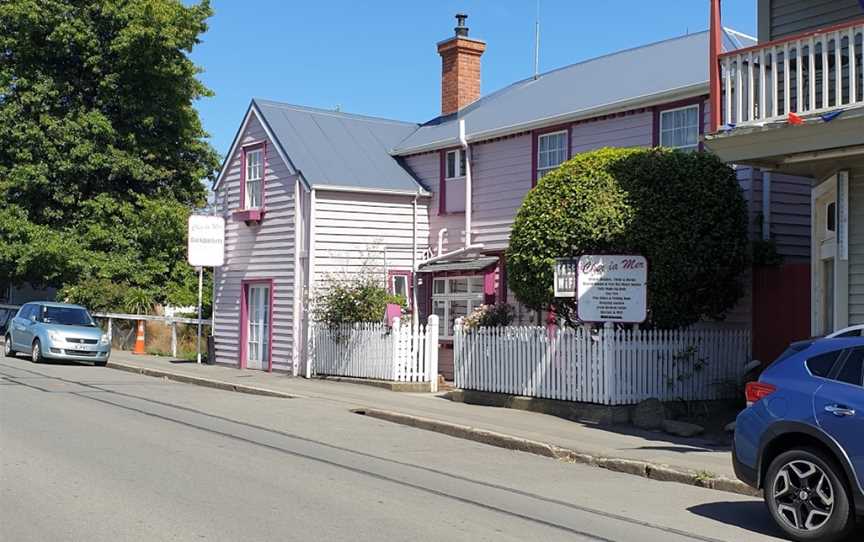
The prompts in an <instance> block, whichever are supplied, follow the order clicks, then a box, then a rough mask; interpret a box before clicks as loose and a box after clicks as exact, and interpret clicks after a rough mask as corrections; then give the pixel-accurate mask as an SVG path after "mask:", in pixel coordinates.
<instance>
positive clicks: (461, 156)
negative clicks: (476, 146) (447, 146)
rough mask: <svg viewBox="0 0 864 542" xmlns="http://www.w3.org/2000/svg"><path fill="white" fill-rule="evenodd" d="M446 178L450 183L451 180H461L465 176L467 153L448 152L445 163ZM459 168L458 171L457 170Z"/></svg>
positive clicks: (458, 151)
mask: <svg viewBox="0 0 864 542" xmlns="http://www.w3.org/2000/svg"><path fill="white" fill-rule="evenodd" d="M445 167H446V168H447V169H446V170H445V174H444V178H445V179H447V180H448V181H449V180H451V179H461V178H462V177H464V176H465V151H463V150H462V149H456V150H454V151H447V159H446V161H445ZM457 167H458V169H457Z"/></svg>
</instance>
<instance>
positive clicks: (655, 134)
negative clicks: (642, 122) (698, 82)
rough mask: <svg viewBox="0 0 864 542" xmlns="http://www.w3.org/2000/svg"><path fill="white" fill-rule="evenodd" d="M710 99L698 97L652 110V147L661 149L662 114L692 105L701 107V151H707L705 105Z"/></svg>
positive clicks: (666, 104)
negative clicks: (705, 141)
mask: <svg viewBox="0 0 864 542" xmlns="http://www.w3.org/2000/svg"><path fill="white" fill-rule="evenodd" d="M709 98H710V96H698V97H696V98H688V99H686V100H679V101H677V102H670V103H665V104H663V105H655V106H654V107H652V108H651V111H652V113H653V117H654V118H653V121H654V125H653V127H652V133H651V146H653V147H659V146H660V114H661V113H663V112H664V111H669V110H670V109H680V108H682V107H689V106H692V105H698V106H699V113H698V114H699V150H700V151H703V150H705V143H704V136H705V103H706V101H707V100H708V99H709Z"/></svg>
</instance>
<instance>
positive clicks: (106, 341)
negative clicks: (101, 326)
mask: <svg viewBox="0 0 864 542" xmlns="http://www.w3.org/2000/svg"><path fill="white" fill-rule="evenodd" d="M110 342H111V341H110V340H109V339H108V334H107V333H103V334H102V340H101V341H99V344H101V345H102V346H105V345H107V344H109V343H110Z"/></svg>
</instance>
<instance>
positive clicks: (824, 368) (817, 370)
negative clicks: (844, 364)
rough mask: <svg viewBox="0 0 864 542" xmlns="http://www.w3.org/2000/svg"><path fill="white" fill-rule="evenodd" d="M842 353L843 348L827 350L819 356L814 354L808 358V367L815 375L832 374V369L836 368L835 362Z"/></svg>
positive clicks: (824, 375) (825, 375)
mask: <svg viewBox="0 0 864 542" xmlns="http://www.w3.org/2000/svg"><path fill="white" fill-rule="evenodd" d="M842 353H843V351H842V350H835V351H833V352H826V353H824V354H820V355H818V356H813V357H812V358H809V359H808V360H807V368H808V369H809V370H810V372H811V373H813V375H814V376H821V377H823V378H825V377H827V376H828V375H829V374H831V369H833V368H834V363H836V362H837V358H839V357H840V354H842Z"/></svg>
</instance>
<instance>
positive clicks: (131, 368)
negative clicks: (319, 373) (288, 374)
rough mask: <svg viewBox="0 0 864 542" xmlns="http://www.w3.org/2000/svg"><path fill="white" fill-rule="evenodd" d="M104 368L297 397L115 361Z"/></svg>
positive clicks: (293, 396)
mask: <svg viewBox="0 0 864 542" xmlns="http://www.w3.org/2000/svg"><path fill="white" fill-rule="evenodd" d="M105 366H106V367H108V368H109V369H117V370H118V371H126V372H129V373H138V374H142V375H144V376H152V377H156V378H167V379H169V380H173V381H175V382H182V383H184V384H195V385H197V386H205V387H208V388H215V389H218V390H225V391H236V392H238V393H248V394H250V395H261V396H264V397H278V398H281V399H296V398H297V397H298V396H297V395H292V394H290V393H283V392H281V391H273V390H268V389H266V388H259V387H256V386H247V385H245V384H234V383H232V382H224V381H222V380H213V379H210V378H202V377H198V376H189V375H184V374H181V373H174V372H171V371H165V370H164V369H151V368H149V367H139V366H137V365H126V364H124V363H117V362H115V361H109V362H108V364H107V365H105Z"/></svg>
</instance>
